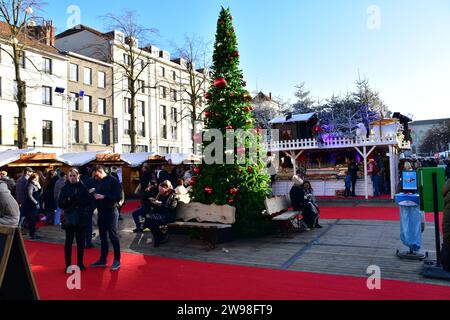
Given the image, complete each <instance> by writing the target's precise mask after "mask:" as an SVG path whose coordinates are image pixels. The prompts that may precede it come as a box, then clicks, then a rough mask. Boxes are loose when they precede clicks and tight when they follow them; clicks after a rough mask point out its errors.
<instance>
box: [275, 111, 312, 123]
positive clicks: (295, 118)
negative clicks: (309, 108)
mask: <svg viewBox="0 0 450 320" xmlns="http://www.w3.org/2000/svg"><path fill="white" fill-rule="evenodd" d="M314 116H316V114H315V113H300V114H293V115H292V117H289V116H284V117H277V118H275V119H273V120H272V121H270V122H269V123H270V124H281V123H292V122H308V121H309V120H311V119H312V118H313V117H314Z"/></svg>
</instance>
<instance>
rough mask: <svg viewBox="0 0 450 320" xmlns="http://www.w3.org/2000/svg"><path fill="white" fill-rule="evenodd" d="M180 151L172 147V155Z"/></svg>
mask: <svg viewBox="0 0 450 320" xmlns="http://www.w3.org/2000/svg"><path fill="white" fill-rule="evenodd" d="M179 150H180V149H178V148H177V147H172V148H170V153H178V152H179Z"/></svg>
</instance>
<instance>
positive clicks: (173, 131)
mask: <svg viewBox="0 0 450 320" xmlns="http://www.w3.org/2000/svg"><path fill="white" fill-rule="evenodd" d="M170 133H171V135H172V140H177V139H178V134H177V127H176V126H172V127H171V128H170Z"/></svg>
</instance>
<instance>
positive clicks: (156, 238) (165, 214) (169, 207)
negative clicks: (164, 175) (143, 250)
mask: <svg viewBox="0 0 450 320" xmlns="http://www.w3.org/2000/svg"><path fill="white" fill-rule="evenodd" d="M150 203H151V205H152V207H153V210H152V213H151V214H150V218H148V219H147V221H146V224H148V226H149V227H150V230H151V231H152V234H153V246H154V247H155V248H157V247H159V246H160V245H161V243H163V242H164V241H165V240H167V235H166V236H164V235H163V233H162V232H161V226H163V225H166V224H168V223H172V222H175V220H176V209H177V206H178V200H177V197H176V194H175V191H174V190H173V187H172V183H171V182H170V181H164V182H163V183H161V184H160V185H159V194H158V196H157V197H156V198H151V199H150Z"/></svg>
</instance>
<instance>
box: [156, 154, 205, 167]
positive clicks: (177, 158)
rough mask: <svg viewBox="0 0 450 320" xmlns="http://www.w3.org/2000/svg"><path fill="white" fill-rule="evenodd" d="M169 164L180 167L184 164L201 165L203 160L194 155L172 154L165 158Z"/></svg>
mask: <svg viewBox="0 0 450 320" xmlns="http://www.w3.org/2000/svg"><path fill="white" fill-rule="evenodd" d="M165 158H166V160H167V162H169V163H171V164H173V165H175V166H178V165H180V164H183V163H200V162H201V161H202V160H201V158H200V157H199V156H197V155H195V154H193V153H170V154H167V155H166V156H165Z"/></svg>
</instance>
